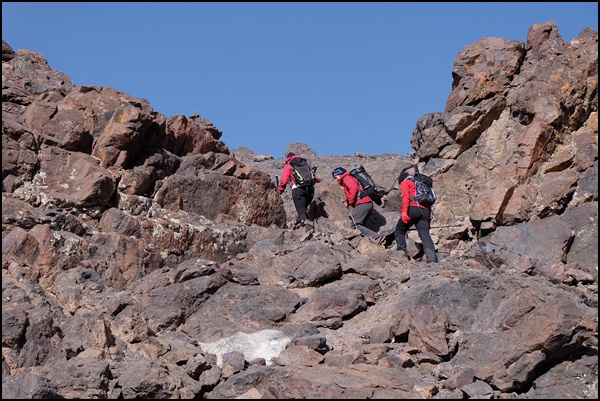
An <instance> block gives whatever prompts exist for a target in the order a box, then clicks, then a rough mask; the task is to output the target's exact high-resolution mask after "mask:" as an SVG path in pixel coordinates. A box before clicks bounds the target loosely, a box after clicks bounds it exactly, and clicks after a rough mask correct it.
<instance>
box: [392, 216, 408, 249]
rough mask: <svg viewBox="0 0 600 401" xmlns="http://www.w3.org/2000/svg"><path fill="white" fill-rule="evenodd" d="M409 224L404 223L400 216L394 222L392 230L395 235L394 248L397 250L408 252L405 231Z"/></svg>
mask: <svg viewBox="0 0 600 401" xmlns="http://www.w3.org/2000/svg"><path fill="white" fill-rule="evenodd" d="M409 228H410V225H408V224H406V223H405V222H403V221H402V217H400V218H399V219H398V223H396V229H395V230H394V236H395V237H396V249H398V250H399V251H403V252H404V253H405V254H408V246H407V245H406V233H407V232H408V229H409Z"/></svg>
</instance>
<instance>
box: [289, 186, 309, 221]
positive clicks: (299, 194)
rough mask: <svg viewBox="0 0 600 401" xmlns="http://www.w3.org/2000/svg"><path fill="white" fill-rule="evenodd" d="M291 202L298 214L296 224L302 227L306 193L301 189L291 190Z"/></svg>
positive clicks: (304, 215)
mask: <svg viewBox="0 0 600 401" xmlns="http://www.w3.org/2000/svg"><path fill="white" fill-rule="evenodd" d="M292 200H293V201H294V206H295V207H296V213H297V214H298V220H297V222H298V223H300V224H302V225H304V221H305V220H306V191H305V190H304V189H303V188H294V189H292Z"/></svg>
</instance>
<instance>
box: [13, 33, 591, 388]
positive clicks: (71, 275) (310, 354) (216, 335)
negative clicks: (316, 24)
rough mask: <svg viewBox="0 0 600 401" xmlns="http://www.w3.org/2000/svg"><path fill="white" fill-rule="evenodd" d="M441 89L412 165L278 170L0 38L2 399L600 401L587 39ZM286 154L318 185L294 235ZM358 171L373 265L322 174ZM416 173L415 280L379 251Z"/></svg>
mask: <svg viewBox="0 0 600 401" xmlns="http://www.w3.org/2000/svg"><path fill="white" fill-rule="evenodd" d="M452 75H453V78H454V81H453V84H452V90H451V92H450V94H449V96H448V100H447V102H446V108H445V110H444V111H443V112H441V113H431V114H427V115H425V116H423V117H422V118H421V119H420V120H419V121H417V122H416V126H415V130H414V131H413V134H412V141H411V144H412V146H413V149H414V150H415V152H414V153H413V154H410V155H397V154H393V153H390V154H383V155H377V156H364V155H362V154H361V153H360V151H361V149H356V151H357V152H356V154H354V155H345V156H344V155H341V156H335V157H323V156H320V155H318V154H316V153H315V152H314V150H313V149H312V148H311V147H310V144H304V143H290V145H289V146H288V148H287V149H285V150H284V149H282V151H281V155H277V157H274V156H272V155H256V154H254V153H253V152H252V150H250V149H247V148H240V149H235V150H230V149H229V148H228V147H227V145H226V143H225V142H224V141H223V140H221V139H222V137H223V139H226V133H223V132H221V131H220V130H219V129H218V128H217V127H215V126H214V125H213V124H212V123H211V122H210V121H208V120H206V119H203V118H200V116H198V115H195V116H189V117H185V116H183V115H177V116H172V117H165V116H164V115H162V114H160V113H159V112H156V111H154V110H153V109H152V107H151V106H150V104H149V103H148V101H146V100H144V99H139V98H135V97H132V96H130V95H128V94H126V93H122V92H120V91H118V90H116V89H113V88H107V87H97V86H77V85H75V83H74V82H73V81H72V80H71V79H70V78H69V77H68V75H66V74H65V73H62V72H58V71H54V70H52V68H50V66H49V64H48V61H47V60H46V59H45V58H44V57H43V56H42V55H40V54H38V53H35V52H33V51H29V50H23V49H19V50H18V51H17V52H15V51H14V50H13V49H12V48H11V47H10V45H9V44H8V43H6V42H4V41H3V44H2V397H3V398H122V399H130V398H154V399H158V398H205V399H211V398H455V399H461V398H593V399H597V397H598V117H597V111H598V33H597V32H596V31H594V30H591V29H588V28H586V29H584V30H582V31H581V33H580V34H579V35H578V37H577V38H575V39H574V40H573V41H571V42H565V41H564V40H563V39H562V38H561V37H560V36H559V35H558V29H557V27H556V25H555V24H554V23H553V22H547V23H545V24H541V25H533V26H532V27H531V28H530V30H529V33H528V36H527V42H526V43H523V42H520V41H515V40H507V39H502V38H484V39H481V40H479V41H477V42H475V43H473V44H472V45H469V46H467V47H465V48H464V49H463V50H462V51H461V52H460V53H459V54H458V55H457V57H456V60H455V62H454V69H453V71H452ZM390 148H393V144H390ZM288 151H295V152H296V153H301V154H303V155H305V156H307V157H308V159H309V161H310V162H311V164H313V165H318V166H319V167H318V170H317V172H318V173H319V174H320V175H321V176H322V178H323V181H322V182H320V183H319V184H317V197H316V199H315V202H314V203H313V204H312V205H311V209H310V217H311V219H312V224H313V227H312V228H308V229H306V230H305V229H301V230H293V229H291V228H290V223H291V222H293V221H294V220H295V211H294V208H293V204H292V201H291V198H290V194H289V192H287V191H286V192H285V193H284V194H283V195H281V196H280V195H279V194H278V193H277V191H276V187H275V185H276V180H277V176H278V175H279V174H280V172H281V168H282V167H283V163H284V159H283V155H284V154H285V153H287V152H288ZM357 163H359V164H362V165H363V166H365V167H366V169H367V170H368V171H369V172H370V173H371V175H372V176H373V178H374V179H375V181H376V182H377V183H378V184H379V185H380V186H381V187H383V188H385V189H386V193H387V195H386V196H385V197H384V203H383V205H382V206H381V207H376V210H377V212H378V213H377V215H376V216H375V218H373V219H372V220H371V221H370V225H371V226H372V228H374V229H376V230H378V231H379V232H381V233H382V235H386V241H385V242H384V245H383V246H378V245H376V244H375V243H374V242H373V241H371V240H369V239H367V238H364V237H361V236H360V232H359V231H358V230H355V229H352V228H351V227H350V226H349V225H348V223H349V221H348V219H349V217H348V210H347V209H346V208H344V206H343V204H342V202H341V200H342V199H343V198H342V196H343V195H342V189H341V188H340V187H339V186H338V185H337V183H336V182H335V181H334V180H333V179H332V178H331V174H330V172H331V171H332V170H333V168H334V167H337V166H342V167H345V168H350V167H352V166H353V165H354V164H357ZM413 164H417V165H418V166H419V168H420V170H421V171H422V172H425V173H427V174H429V175H431V176H432V177H433V178H434V182H435V189H436V193H437V194H438V196H439V199H438V202H437V203H436V205H435V206H434V212H435V216H436V218H435V220H434V222H433V227H434V228H432V235H433V237H434V241H435V243H436V247H437V249H438V252H439V256H440V261H439V262H438V263H434V264H425V263H424V261H422V260H421V257H422V251H421V246H420V242H419V239H418V236H417V235H416V232H411V233H410V235H409V238H408V242H409V248H410V253H411V256H412V258H411V260H409V261H406V260H403V259H400V258H399V257H398V255H397V254H396V253H395V252H394V249H395V242H394V241H393V235H392V234H391V233H392V232H393V228H394V226H395V224H396V222H397V220H398V218H399V213H398V210H399V205H400V194H399V191H398V185H397V183H396V182H395V179H396V177H397V176H398V175H399V173H400V172H401V171H402V170H404V169H406V168H408V167H410V166H412V165H413ZM288 191H289V190H288Z"/></svg>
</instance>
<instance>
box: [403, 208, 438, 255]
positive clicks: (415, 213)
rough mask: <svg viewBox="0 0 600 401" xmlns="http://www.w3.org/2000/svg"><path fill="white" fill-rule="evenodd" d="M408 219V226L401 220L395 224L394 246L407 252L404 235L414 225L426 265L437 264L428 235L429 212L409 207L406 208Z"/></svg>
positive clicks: (433, 248)
mask: <svg viewBox="0 0 600 401" xmlns="http://www.w3.org/2000/svg"><path fill="white" fill-rule="evenodd" d="M408 217H410V221H409V222H408V224H407V223H405V222H403V221H402V218H400V219H399V220H398V223H397V224H396V229H395V231H394V234H395V236H396V246H397V247H398V249H399V250H401V251H404V252H407V251H408V249H407V246H406V233H407V232H408V230H409V229H410V228H411V227H412V226H413V225H414V226H415V227H416V228H417V233H418V234H419V238H420V239H421V242H422V243H423V251H424V252H425V258H426V260H427V263H430V262H437V261H438V258H437V253H436V251H435V245H434V243H433V240H432V239H431V235H430V234H429V221H430V215H429V210H427V209H423V208H421V207H417V206H410V207H409V208H408Z"/></svg>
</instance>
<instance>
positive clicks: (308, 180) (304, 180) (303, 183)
mask: <svg viewBox="0 0 600 401" xmlns="http://www.w3.org/2000/svg"><path fill="white" fill-rule="evenodd" d="M289 164H290V166H292V173H293V174H294V181H295V182H296V186H297V187H308V186H311V185H313V184H314V181H315V175H314V173H313V171H312V169H311V168H310V166H309V165H308V162H307V161H306V159H305V158H303V157H294V158H293V159H292V160H290V161H289Z"/></svg>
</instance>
